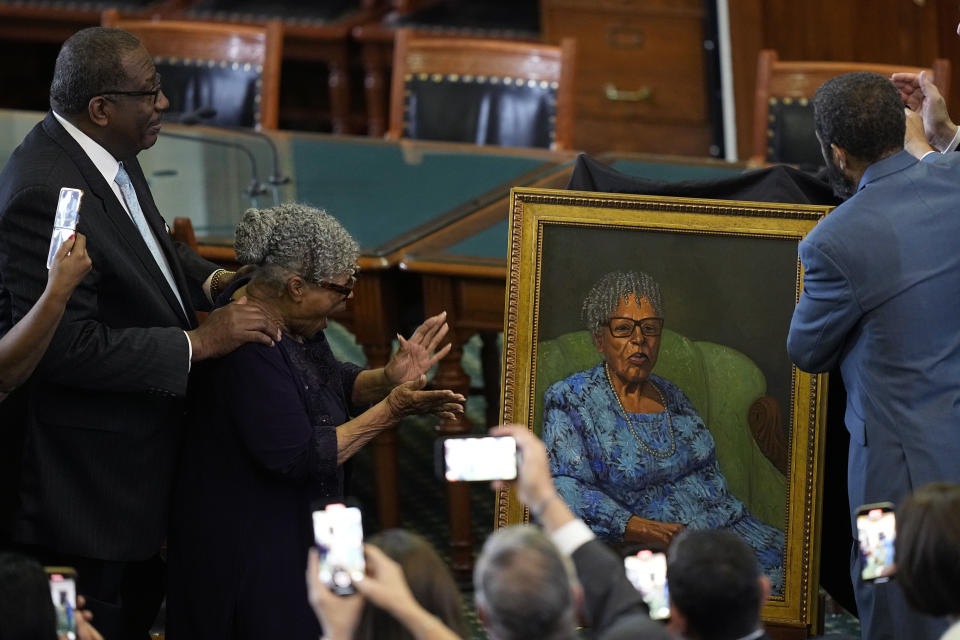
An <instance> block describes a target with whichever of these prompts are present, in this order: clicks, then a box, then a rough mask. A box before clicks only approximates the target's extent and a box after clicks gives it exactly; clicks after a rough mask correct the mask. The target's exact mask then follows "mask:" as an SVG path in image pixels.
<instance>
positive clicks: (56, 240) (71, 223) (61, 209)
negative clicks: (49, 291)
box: [47, 187, 83, 269]
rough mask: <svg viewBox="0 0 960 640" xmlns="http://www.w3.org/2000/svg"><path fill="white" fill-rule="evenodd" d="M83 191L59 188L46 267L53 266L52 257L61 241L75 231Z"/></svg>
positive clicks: (58, 248)
mask: <svg viewBox="0 0 960 640" xmlns="http://www.w3.org/2000/svg"><path fill="white" fill-rule="evenodd" d="M82 199H83V191H81V190H80V189H71V188H70V187H63V188H62V189H60V199H59V200H58V201H57V212H56V214H55V215H54V218H53V234H52V235H51V237H50V250H49V251H48V252H47V269H49V268H51V267H52V266H53V259H54V257H55V256H56V255H57V251H59V250H60V247H61V246H63V243H64V242H66V241H67V240H69V239H70V236H72V235H73V234H74V233H76V231H77V223H78V222H79V221H80V200H82Z"/></svg>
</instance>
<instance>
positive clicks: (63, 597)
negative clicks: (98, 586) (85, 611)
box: [46, 567, 77, 640]
mask: <svg viewBox="0 0 960 640" xmlns="http://www.w3.org/2000/svg"><path fill="white" fill-rule="evenodd" d="M46 572H47V579H48V580H49V582H50V597H51V598H52V599H53V609H54V611H55V612H56V614H57V635H60V636H66V637H67V638H70V640H73V639H74V638H76V637H77V619H76V612H77V572H76V571H74V570H73V569H71V568H70V567H46Z"/></svg>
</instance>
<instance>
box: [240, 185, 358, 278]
mask: <svg viewBox="0 0 960 640" xmlns="http://www.w3.org/2000/svg"><path fill="white" fill-rule="evenodd" d="M233 246H234V249H235V250H236V252H237V260H239V261H240V263H241V264H250V265H256V266H258V267H261V274H260V275H262V276H266V278H267V279H270V280H272V279H276V278H277V277H280V276H281V275H282V272H279V273H278V271H279V270H286V271H294V272H296V273H299V274H300V275H301V276H303V277H304V278H306V279H307V280H309V281H311V282H314V283H317V282H319V281H321V280H329V279H331V278H334V277H336V276H339V275H343V274H344V273H353V272H354V270H355V268H356V264H357V256H359V254H360V248H359V247H358V246H357V242H356V241H355V240H354V239H353V237H352V236H351V235H350V234H349V233H347V230H346V229H344V228H343V225H341V224H340V222H338V221H337V219H336V218H334V217H333V216H331V215H329V214H327V212H325V211H323V210H322V209H315V208H314V207H310V206H307V205H305V204H298V203H294V202H291V203H286V204H281V205H277V206H275V207H271V208H269V209H247V211H246V213H244V214H243V219H242V220H241V221H240V224H238V225H237V230H236V237H235V239H234V243H233ZM278 268H279V269H278ZM271 276H273V277H271Z"/></svg>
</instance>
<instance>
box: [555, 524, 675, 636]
mask: <svg viewBox="0 0 960 640" xmlns="http://www.w3.org/2000/svg"><path fill="white" fill-rule="evenodd" d="M572 558H573V564H574V566H575V567H576V568H577V577H579V578H580V584H581V586H582V587H583V594H584V609H585V613H586V616H587V622H588V623H589V624H590V627H591V628H592V629H593V631H594V637H596V638H600V639H602V640H619V639H620V638H623V639H626V638H644V639H646V640H669V638H670V636H669V635H668V634H667V631H666V629H665V628H664V627H663V625H661V624H660V623H658V622H656V621H654V620H651V619H650V617H649V616H648V615H647V605H646V604H644V602H643V598H641V597H640V593H639V592H638V591H637V590H636V589H634V588H633V585H631V584H630V581H629V580H627V576H626V574H625V573H624V570H623V561H622V560H621V559H620V558H618V557H617V555H616V554H615V553H613V551H611V550H610V549H609V548H608V547H607V546H606V545H605V544H604V543H602V542H600V541H599V540H591V541H590V542H588V543H586V544H584V545H582V546H580V548H578V549H577V550H576V551H574V552H573V556H572Z"/></svg>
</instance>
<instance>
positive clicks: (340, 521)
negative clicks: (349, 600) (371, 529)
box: [313, 504, 366, 595]
mask: <svg viewBox="0 0 960 640" xmlns="http://www.w3.org/2000/svg"><path fill="white" fill-rule="evenodd" d="M313 535H314V538H315V539H316V544H317V551H318V552H319V555H320V570H319V578H320V581H321V582H323V583H324V584H325V585H327V588H329V589H330V590H331V591H333V592H334V593H336V594H339V595H349V594H351V593H354V592H355V589H354V587H353V583H354V582H356V581H358V580H363V572H364V570H365V568H366V564H365V562H364V559H363V522H362V519H361V515H360V509H358V508H356V507H347V506H344V505H342V504H331V505H327V508H326V509H323V510H322V511H314V512H313Z"/></svg>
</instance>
